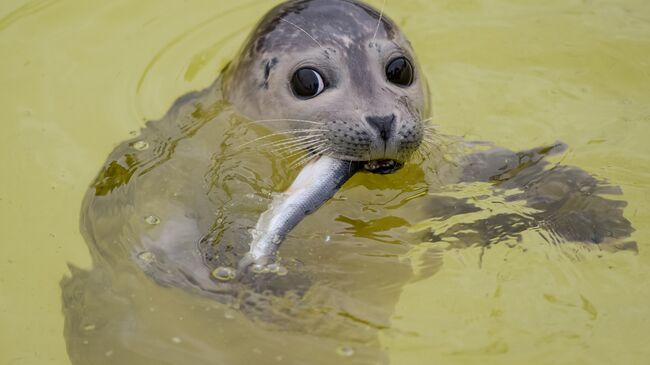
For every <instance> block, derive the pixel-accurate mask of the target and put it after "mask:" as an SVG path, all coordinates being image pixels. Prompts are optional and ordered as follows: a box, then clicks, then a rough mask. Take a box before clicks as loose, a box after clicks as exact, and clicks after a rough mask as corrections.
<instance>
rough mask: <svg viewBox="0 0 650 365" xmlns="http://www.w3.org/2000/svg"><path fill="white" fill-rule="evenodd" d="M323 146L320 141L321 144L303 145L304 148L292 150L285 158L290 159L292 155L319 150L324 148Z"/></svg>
mask: <svg viewBox="0 0 650 365" xmlns="http://www.w3.org/2000/svg"><path fill="white" fill-rule="evenodd" d="M323 146H324V144H323V143H320V144H319V143H316V144H314V145H313V146H306V147H303V148H299V149H296V150H294V151H292V152H291V153H290V154H288V155H286V156H285V157H284V158H283V159H285V160H288V159H291V158H292V157H295V156H297V155H300V154H301V153H308V154H310V153H313V152H312V151H318V150H320V149H322V148H323Z"/></svg>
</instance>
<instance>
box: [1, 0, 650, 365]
mask: <svg viewBox="0 0 650 365" xmlns="http://www.w3.org/2000/svg"><path fill="white" fill-rule="evenodd" d="M275 3H276V2H262V1H249V2H235V1H223V2H219V3H218V4H216V3H215V2H214V1H186V2H178V1H138V2H135V1H113V2H106V3H99V2H88V1H72V0H70V1H52V0H49V1H48V0H45V1H32V2H25V1H13V0H5V1H3V2H2V3H1V4H0V55H2V57H1V58H0V95H1V96H2V97H1V98H0V110H2V111H1V112H0V113H1V114H0V116H1V118H0V120H1V122H0V123H2V129H1V131H2V133H0V141H1V142H2V143H1V144H0V146H1V147H0V148H1V150H0V151H1V153H0V156H1V157H0V159H2V165H3V169H2V171H3V175H2V179H0V219H2V222H5V224H3V225H2V228H3V229H2V230H0V242H1V245H0V256H1V257H0V364H5V363H6V364H43V363H50V364H69V363H70V361H69V357H68V354H67V351H66V339H65V338H64V335H63V334H64V330H63V324H64V317H63V315H62V302H61V288H60V281H61V279H62V278H63V277H64V276H69V275H70V271H69V269H68V263H72V264H74V265H75V266H77V267H81V268H83V269H90V268H91V259H90V255H89V253H88V246H87V244H86V242H84V240H83V238H82V237H81V235H80V233H79V224H78V222H79V218H80V217H79V214H80V207H81V199H82V197H83V195H84V194H85V192H86V189H87V187H88V186H89V184H90V182H91V181H92V180H93V178H94V177H95V176H96V174H97V173H98V171H99V169H100V167H101V166H102V163H103V162H104V161H105V159H106V156H107V155H108V154H109V152H110V151H111V150H112V149H113V148H114V147H115V146H116V145H117V144H119V143H120V142H121V141H123V140H126V139H129V138H134V137H135V136H137V134H138V130H139V129H140V128H141V127H143V126H144V123H145V121H147V120H152V119H159V118H161V117H162V116H163V115H164V114H165V112H166V111H167V110H168V108H169V107H170V105H171V104H172V102H173V101H174V100H175V99H176V98H177V97H178V96H180V95H183V94H185V93H187V92H188V91H192V90H198V89H202V88H205V87H207V86H208V85H210V84H211V83H212V81H213V80H214V79H215V78H216V77H217V76H218V72H219V70H220V69H222V67H223V66H224V65H225V64H226V63H227V62H228V60H230V59H231V58H232V57H233V55H234V54H235V52H236V50H237V49H238V48H239V46H240V44H241V42H242V41H243V39H244V38H245V36H246V33H247V31H248V30H250V29H251V27H252V26H253V25H254V23H255V22H256V20H257V19H259V17H260V16H261V15H262V14H264V12H265V11H266V10H268V9H269V8H270V7H271V6H272V5H273V4H275ZM372 3H373V4H374V5H375V6H377V7H381V5H382V4H381V2H378V1H375V2H372ZM386 12H387V13H388V14H389V15H390V16H391V17H392V18H393V19H394V20H395V21H396V22H397V23H398V24H400V25H401V27H402V28H403V30H404V31H405V33H406V34H407V35H408V36H409V38H410V40H411V42H412V43H413V46H414V48H415V49H416V51H417V53H418V57H419V62H420V66H421V67H422V68H423V69H424V72H425V73H426V75H427V78H428V80H429V84H430V86H431V89H432V99H433V111H434V123H435V124H437V125H438V126H439V128H440V130H441V131H442V132H444V133H447V134H452V135H458V136H463V137H464V138H465V139H467V140H487V141H491V142H494V143H495V144H496V145H499V146H503V147H506V148H509V149H512V150H521V149H528V148H532V147H536V146H541V145H545V144H550V143H553V142H554V141H557V140H561V141H563V142H565V143H567V144H568V146H569V149H568V150H567V151H566V152H564V153H563V154H561V156H556V157H554V160H553V161H554V162H560V163H561V164H562V165H567V166H569V165H570V166H577V167H579V168H580V169H582V170H585V171H587V172H589V173H590V174H592V175H594V176H596V177H598V178H599V179H604V180H607V181H608V182H609V183H611V184H613V185H617V186H620V187H621V189H622V191H623V195H620V196H611V197H610V198H611V199H613V200H622V201H625V202H627V206H626V207H625V210H624V215H625V217H626V218H627V219H628V220H629V221H630V222H631V224H632V226H633V228H634V229H635V231H634V232H633V233H632V236H631V238H630V240H633V241H636V243H637V246H638V251H637V252H635V251H633V250H622V251H620V250H619V251H616V250H598V249H593V248H591V249H590V248H586V247H584V246H583V245H581V244H575V243H567V244H561V245H553V244H549V243H548V242H547V241H546V240H545V239H544V238H543V237H542V236H541V235H539V234H538V232H537V231H535V230H527V231H524V232H523V233H522V234H521V238H520V240H519V241H517V242H515V241H513V242H504V243H512V244H497V245H492V246H491V247H490V248H489V249H485V248H482V247H459V248H454V247H449V245H446V244H444V243H441V242H427V243H422V244H418V243H419V241H418V239H420V238H422V237H420V236H418V235H417V232H419V231H421V230H423V229H427V227H426V225H427V224H429V226H430V227H428V228H436V227H437V228H439V226H436V227H433V225H434V224H433V223H432V222H431V221H427V220H426V219H422V217H421V214H419V212H418V213H417V214H416V213H412V212H409V211H406V210H405V209H400V207H396V205H399V204H391V202H393V201H394V200H393V199H397V201H398V202H400V203H401V202H410V205H409V207H413V206H416V207H417V199H412V200H410V199H411V198H413V197H417V196H418V194H421V191H420V190H418V188H419V187H420V185H418V181H419V180H418V179H421V180H422V181H425V180H435V179H433V178H432V176H431V174H430V172H427V171H429V170H425V172H422V171H420V170H417V169H416V168H414V167H411V168H409V167H408V166H407V168H406V169H405V170H404V171H401V172H400V173H399V174H398V175H395V176H391V177H386V178H384V179H383V180H382V177H374V176H372V177H370V176H363V177H359V178H357V179H356V180H353V181H351V184H350V185H349V186H348V187H346V188H345V189H344V190H343V192H342V193H341V194H342V197H343V198H345V199H338V200H335V201H333V202H331V204H328V205H326V206H324V207H323V209H322V210H320V211H319V212H317V213H316V214H315V215H313V216H311V217H309V219H308V220H306V221H305V222H303V224H301V225H300V227H299V229H298V230H297V232H296V234H297V235H299V236H302V237H311V238H313V237H316V238H319V239H321V240H322V237H324V236H326V235H329V234H331V235H332V241H333V243H332V246H329V247H332V248H333V249H334V250H335V251H332V250H330V249H329V248H327V249H326V248H315V249H314V250H315V251H311V249H310V251H309V252H312V253H314V252H315V253H316V254H317V255H315V256H308V257H306V258H305V261H306V262H307V263H308V264H310V263H311V264H312V265H314V266H315V265H316V264H318V265H322V267H323V275H324V276H323V277H325V278H326V279H329V280H334V279H336V280H335V281H333V282H332V283H328V282H326V284H327V285H323V286H317V287H316V289H314V291H313V293H315V294H314V295H313V296H314V297H316V298H311V300H314V301H317V300H319V298H318V296H320V297H322V298H324V297H326V296H327V295H328V294H330V293H332V292H330V291H328V290H326V289H331V288H332V287H333V288H337V289H338V290H339V292H333V293H334V294H333V295H331V297H330V298H335V299H336V298H341V299H342V300H343V301H342V302H337V303H335V305H338V306H341V307H345V308H346V311H345V312H344V313H345V315H344V316H343V317H342V316H339V317H338V318H339V320H340V318H348V319H350V317H353V316H352V315H353V314H354V315H360V316H361V319H362V320H365V319H366V318H371V319H372V318H379V319H381V320H382V321H380V322H379V324H377V323H375V322H371V323H370V324H372V326H369V330H368V331H369V332H368V333H369V338H370V339H369V340H367V342H359V341H358V339H359V338H360V336H359V333H361V332H359V331H361V330H360V329H359V328H363V326H359V327H358V328H357V327H355V328H354V329H353V330H351V332H350V333H340V334H337V333H336V332H334V333H328V332H327V330H328V327H327V326H325V327H318V328H319V330H321V333H320V335H322V336H321V337H319V336H318V334H316V335H313V336H309V335H303V334H301V333H300V331H299V330H296V329H295V328H293V329H292V330H279V329H277V328H276V327H273V326H270V327H269V326H266V325H264V324H260V323H257V322H250V321H249V320H248V319H247V318H246V317H244V316H242V315H240V314H239V313H238V312H237V311H232V310H231V309H225V308H224V307H223V306H220V305H218V304H217V303H211V302H210V301H209V300H206V299H204V298H201V299H199V298H197V297H195V296H193V295H191V294H189V293H186V292H183V291H180V290H162V289H161V288H160V287H159V286H157V285H156V284H154V283H153V282H150V281H147V280H146V278H144V277H142V280H141V281H138V282H136V284H137V285H135V293H137V294H138V298H139V299H134V303H135V304H134V306H133V307H132V309H133V310H132V312H126V311H125V308H127V309H128V307H120V304H119V303H117V304H115V306H114V307H110V306H109V307H105V308H96V309H95V310H94V311H90V312H89V313H91V314H92V315H95V316H96V317H97V318H100V319H116V318H120V319H123V318H126V317H125V316H126V315H131V314H132V315H133V318H135V321H134V323H146V324H147V325H148V327H146V328H144V327H138V326H136V327H135V329H134V330H133V331H132V333H131V337H129V335H128V334H124V333H122V334H120V333H117V332H110V331H103V329H102V328H99V327H100V325H101V321H90V322H88V323H80V324H79V325H80V326H88V327H86V329H85V331H87V332H88V333H89V335H88V339H89V340H88V343H87V344H86V345H88V348H89V350H88V349H86V350H79V351H80V352H76V353H93V354H96V355H97V356H99V357H101V358H105V359H106V361H107V362H110V361H111V359H115V358H119V357H120V356H122V357H121V359H126V360H125V361H123V362H121V363H129V362H130V363H138V359H142V358H149V359H151V358H154V357H157V358H163V359H167V360H168V361H170V362H174V361H181V360H177V359H187V358H190V357H191V356H195V357H194V358H203V359H204V360H206V359H214V361H215V362H217V363H220V362H219V361H220V360H221V359H237V360H239V361H242V362H251V361H256V359H260V358H263V359H269V363H292V361H294V360H295V359H304V358H305V357H307V358H309V356H310V355H311V356H312V358H313V361H312V363H332V362H334V361H336V362H340V363H367V362H368V361H370V360H369V359H374V357H373V356H374V355H372V354H373V353H374V352H373V351H374V350H377V351H380V352H381V355H379V357H377V358H378V359H380V361H383V362H388V361H390V363H392V364H422V363H436V362H437V363H454V364H474V363H476V364H479V363H480V364H485V363H494V364H521V363H539V364H549V363H553V364H601V363H602V364H609V363H613V362H620V363H625V364H643V363H645V362H647V358H648V356H649V355H650V350H648V347H647V343H648V341H649V340H650V335H649V333H650V309H649V307H648V305H647V304H648V303H649V302H650V285H648V284H649V283H650V255H649V254H648V250H649V249H650V223H649V222H650V208H648V206H649V204H650V195H649V192H650V174H649V173H648V167H649V166H650V157H648V156H650V145H649V144H648V143H647V141H646V139H647V136H648V134H649V133H648V132H649V131H650V71H649V70H650V3H647V2H646V1H643V0H638V1H632V0H630V1H566V0H565V1H546V2H543V3H542V2H538V1H506V0H501V1H496V0H493V1H488V0H485V1H478V0H476V1H470V0H449V1H402V2H399V3H397V2H393V1H390V0H388V1H387V3H386ZM250 162H251V163H257V164H259V165H260V166H266V168H268V164H267V165H265V162H267V161H264V160H260V161H252V160H251V161H250ZM271 174H272V178H271V177H269V178H268V179H266V180H264V181H262V182H260V185H259V186H260V189H261V187H264V188H266V189H269V188H273V186H274V185H273V184H276V185H278V186H283V184H284V185H286V183H287V181H288V179H289V178H290V176H285V174H283V173H282V172H281V171H273V172H272V173H271ZM400 174H401V175H400ZM405 177H409V178H411V179H414V180H415V181H416V182H415V183H413V184H409V183H405V182H403V180H405V179H404V178H405ZM409 189H413V190H409ZM485 189H486V188H485V186H482V185H480V184H478V185H473V186H471V187H470V188H468V189H462V190H461V192H462V194H465V196H468V197H475V200H477V201H479V202H480V203H481V204H483V205H482V207H484V208H485V209H486V210H488V211H500V210H507V211H517V210H518V209H521V207H519V206H516V204H510V203H509V202H507V201H504V200H503V199H501V200H499V199H484V198H483V197H484V196H485V194H486V192H485ZM255 209H259V207H255ZM337 219H338V220H337ZM454 219H469V218H468V217H466V216H464V217H456V218H454ZM322 222H331V228H329V227H323V224H322ZM405 222H406V223H405ZM434 223H435V222H434ZM438 223H439V222H438ZM438 223H436V224H438ZM442 223H451V221H445V222H442ZM410 237H418V238H417V239H414V238H410ZM409 239H410V240H411V241H408V240H409ZM392 241H396V242H400V243H401V244H392V245H391V244H390V243H391V242H392ZM378 242H379V243H378ZM393 243H395V242H393ZM287 244H288V246H287V247H289V249H291V252H292V253H295V254H297V255H298V254H300V252H301V251H300V247H299V246H298V245H295V244H294V245H293V246H291V242H287ZM292 247H293V248H292ZM319 247H320V246H319ZM431 253H433V254H434V256H435V257H433V259H431V258H427V257H426V256H427V255H429V254H431ZM382 255H383V256H382ZM384 259H385V261H382V260H384ZM427 260H429V261H427ZM431 260H433V261H431ZM397 262H399V263H400V264H399V265H394V266H391V267H392V268H389V266H388V264H391V263H397ZM427 262H428V264H427V265H424V264H423V263H427ZM431 262H435V265H433V264H431ZM365 264H368V265H371V264H374V265H376V266H374V269H372V265H371V269H368V267H367V266H364V265H365ZM382 264H386V265H385V266H384V267H385V268H386V269H385V271H383V272H382V271H381V270H378V269H377V267H382V266H381V265H382ZM404 268H412V270H413V271H414V273H415V276H409V275H407V274H405V273H404ZM327 270H331V272H333V273H335V274H336V275H334V274H332V275H330V276H327V275H326V274H327ZM133 275H137V274H133ZM328 275H329V274H328ZM323 282H325V281H323ZM373 282H381V285H377V286H373ZM328 285H329V287H328ZM96 289H97V290H101V287H97V288H96ZM129 290H134V289H132V288H130V287H128V285H125V286H124V287H118V288H116V289H115V293H116V295H117V294H124V293H131V294H133V292H130V291H129ZM343 292H345V294H349V295H350V297H353V298H357V299H359V301H356V302H355V301H353V300H351V299H350V297H345V296H343V295H341V294H337V293H343ZM110 293H111V292H109V293H108V294H109V297H110ZM142 298H144V299H142ZM368 303H373V304H376V308H374V307H373V308H369V307H367V305H368ZM333 306H334V305H333ZM377 308H378V310H377V311H376V312H373V311H372V310H374V309H377ZM112 309H114V310H112ZM371 309H372V310H371ZM120 311H123V312H120ZM215 313H217V314H215ZM346 316H347V317H346ZM306 318H307V319H309V318H311V317H306ZM355 318H356V320H359V318H357V317H355ZM383 320H385V321H383ZM93 326H96V327H97V328H94V327H93ZM305 328H311V327H305ZM102 331H103V332H102ZM93 333H101V335H102V336H104V337H101V341H96V340H95V339H94V338H93V337H92V335H93ZM140 334H142V335H141V336H139V335H140ZM347 334H350V336H344V335H347ZM191 335H193V336H195V337H194V339H195V340H196V339H198V338H202V337H203V338H206V339H212V340H214V343H215V345H214V346H211V347H209V348H201V347H200V346H198V345H196V342H188V340H187V338H190V337H191ZM84 339H85V338H80V339H79V341H80V342H79V343H80V344H81V345H80V346H82V345H84V343H83V342H82V341H83V340H84ZM121 339H122V340H124V341H126V342H128V343H130V344H133V346H132V348H131V351H132V353H131V354H130V355H129V354H124V353H120V348H118V347H117V346H118V345H119V344H120V340H121ZM219 339H224V340H222V341H218V340H219ZM226 339H230V340H229V341H228V340H226ZM206 343H210V342H209V341H208V342H206ZM265 346H266V347H265ZM349 349H353V350H352V351H349ZM83 351H85V352H83ZM197 354H198V355H197ZM221 361H224V360H221ZM140 363H142V362H140ZM226 363H227V362H226Z"/></svg>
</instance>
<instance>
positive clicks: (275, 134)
mask: <svg viewBox="0 0 650 365" xmlns="http://www.w3.org/2000/svg"><path fill="white" fill-rule="evenodd" d="M309 132H327V130H326V129H310V128H301V129H288V130H286V131H280V132H275V133H271V134H267V135H265V136H261V137H257V138H255V139H253V140H251V141H248V142H245V143H244V144H242V145H241V147H245V146H248V145H249V144H251V143H255V142H257V141H259V140H262V139H266V138H271V137H276V136H282V135H286V134H295V133H309Z"/></svg>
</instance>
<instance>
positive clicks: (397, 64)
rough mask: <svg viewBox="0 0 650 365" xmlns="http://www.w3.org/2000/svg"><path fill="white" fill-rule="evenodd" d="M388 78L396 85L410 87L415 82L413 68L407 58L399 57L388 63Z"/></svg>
mask: <svg viewBox="0 0 650 365" xmlns="http://www.w3.org/2000/svg"><path fill="white" fill-rule="evenodd" d="M386 78H387V79H388V81H390V82H392V83H393V84H396V85H401V86H409V85H411V83H412V82H413V66H412V65H411V62H409V60H407V59H406V58H405V57H397V58H394V59H393V60H392V61H390V62H388V65H387V66H386Z"/></svg>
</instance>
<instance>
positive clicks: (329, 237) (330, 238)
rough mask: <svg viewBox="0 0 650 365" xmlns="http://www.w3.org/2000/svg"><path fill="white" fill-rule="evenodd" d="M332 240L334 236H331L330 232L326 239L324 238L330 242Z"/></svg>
mask: <svg viewBox="0 0 650 365" xmlns="http://www.w3.org/2000/svg"><path fill="white" fill-rule="evenodd" d="M331 240H332V236H330V235H329V234H328V235H327V236H325V239H324V241H325V242H329V241H331Z"/></svg>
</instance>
